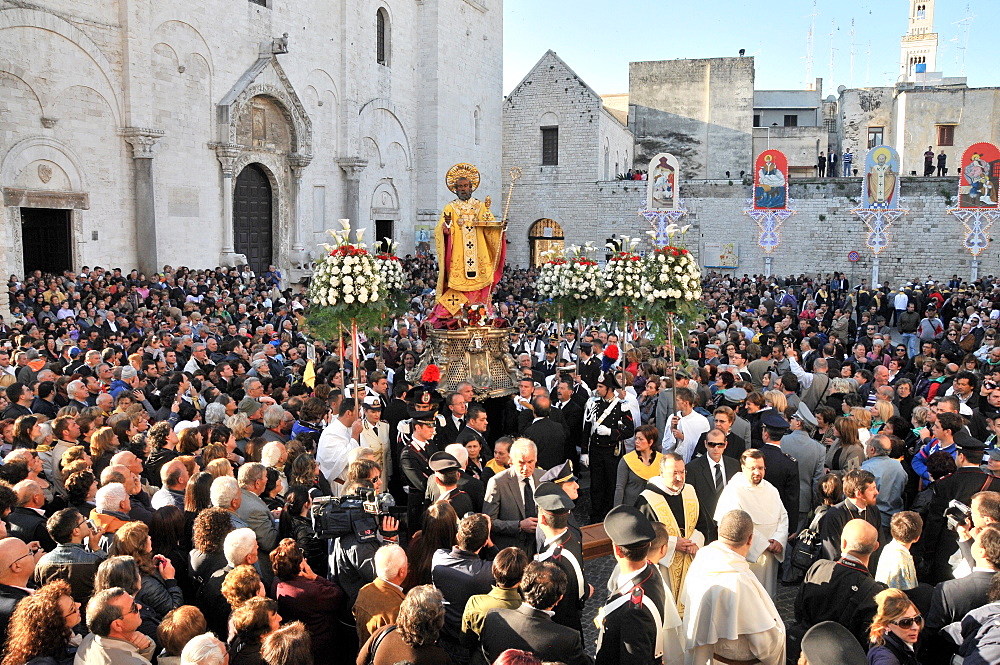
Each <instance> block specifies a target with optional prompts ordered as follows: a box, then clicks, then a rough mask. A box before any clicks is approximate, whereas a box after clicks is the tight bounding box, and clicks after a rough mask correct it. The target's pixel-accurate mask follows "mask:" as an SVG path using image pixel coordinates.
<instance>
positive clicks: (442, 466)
mask: <svg viewBox="0 0 1000 665" xmlns="http://www.w3.org/2000/svg"><path fill="white" fill-rule="evenodd" d="M428 466H430V467H431V471H451V470H452V469H461V468H462V465H461V464H459V463H458V460H457V459H455V456H454V455H452V454H450V453H434V454H433V455H431V459H430V461H429V462H428ZM536 503H537V501H536Z"/></svg>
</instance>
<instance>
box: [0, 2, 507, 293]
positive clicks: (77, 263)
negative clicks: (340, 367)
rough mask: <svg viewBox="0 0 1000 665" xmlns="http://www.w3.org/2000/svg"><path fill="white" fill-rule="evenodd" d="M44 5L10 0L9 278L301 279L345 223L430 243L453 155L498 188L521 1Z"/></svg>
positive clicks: (0, 104)
mask: <svg viewBox="0 0 1000 665" xmlns="http://www.w3.org/2000/svg"><path fill="white" fill-rule="evenodd" d="M26 4H27V3H23V2H17V1H15V0H0V188H2V193H3V207H2V208H0V234H2V238H3V242H0V263H3V264H5V265H6V272H7V273H17V274H22V272H23V270H24V269H33V268H39V269H43V270H49V271H60V270H62V269H66V268H75V269H79V268H80V267H81V266H83V265H91V266H93V265H95V264H99V265H104V266H108V265H114V266H122V267H129V266H133V265H139V266H140V267H141V268H142V269H143V270H145V271H147V272H149V271H154V270H157V269H159V268H160V267H162V265H163V264H165V263H170V264H174V265H178V264H186V265H191V266H215V265H225V264H233V263H234V262H235V261H238V260H240V256H239V255H245V256H246V258H247V259H248V260H249V262H250V264H251V266H252V267H253V268H254V269H255V270H260V269H263V268H266V266H267V264H268V263H275V264H278V265H279V266H281V267H283V268H285V269H293V270H292V272H293V275H294V276H300V275H301V274H302V272H301V268H302V267H303V266H304V265H305V263H306V261H307V258H308V255H309V253H310V252H311V251H313V249H314V248H315V246H316V244H317V243H318V242H322V241H323V235H324V234H323V232H324V230H325V229H327V228H331V227H335V226H336V225H337V224H336V220H337V219H339V218H350V219H351V220H352V224H353V225H355V226H356V227H360V228H364V229H366V230H367V236H366V237H367V239H368V240H371V239H372V238H373V236H379V237H391V238H393V239H394V240H396V241H399V242H400V244H401V251H404V252H405V251H411V250H412V247H413V245H414V235H415V231H416V230H418V229H420V228H422V227H427V226H429V225H431V224H433V223H434V222H435V221H436V219H437V215H438V214H439V211H440V208H441V206H442V205H443V204H444V203H445V202H447V201H448V200H449V199H450V198H452V194H451V193H450V192H448V191H447V189H446V188H445V185H444V174H445V172H446V171H447V169H448V168H449V167H450V166H451V165H452V164H454V163H457V162H471V163H473V164H476V165H477V166H478V167H479V169H480V171H481V173H482V185H481V189H480V194H481V195H485V194H493V196H494V198H497V197H498V195H499V186H500V179H499V173H500V153H501V141H500V134H499V127H500V115H501V108H500V107H501V102H502V89H501V71H502V38H503V17H502V12H503V7H502V0H421V1H419V2H413V1H411V0H347V1H345V2H337V3H330V2H325V1H323V0H298V1H294V2H293V1H292V0H200V1H198V2H195V1H194V0H176V1H175V2H166V3H163V2H152V1H151V0H37V1H36V2H33V3H31V4H30V7H31V8H28V7H26ZM4 254H6V256H4ZM296 269H298V270H296Z"/></svg>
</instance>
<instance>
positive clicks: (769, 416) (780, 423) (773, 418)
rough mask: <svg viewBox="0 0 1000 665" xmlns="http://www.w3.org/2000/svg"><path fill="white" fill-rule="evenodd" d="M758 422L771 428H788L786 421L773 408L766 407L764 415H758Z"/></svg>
mask: <svg viewBox="0 0 1000 665" xmlns="http://www.w3.org/2000/svg"><path fill="white" fill-rule="evenodd" d="M760 424H761V425H763V426H764V427H771V428H773V429H788V421H787V420H785V419H784V418H782V417H781V414H780V413H778V412H777V411H775V410H774V409H768V410H767V411H765V412H764V415H762V416H761V417H760Z"/></svg>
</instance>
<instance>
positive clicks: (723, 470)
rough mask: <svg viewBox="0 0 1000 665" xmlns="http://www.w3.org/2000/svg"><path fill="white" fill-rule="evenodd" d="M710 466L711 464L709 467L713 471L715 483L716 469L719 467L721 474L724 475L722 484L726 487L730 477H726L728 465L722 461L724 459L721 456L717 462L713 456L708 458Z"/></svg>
mask: <svg viewBox="0 0 1000 665" xmlns="http://www.w3.org/2000/svg"><path fill="white" fill-rule="evenodd" d="M706 457H708V456H707V455H706ZM708 466H709V469H710V470H711V472H712V482H713V483H714V482H715V470H716V469H717V468H718V469H719V475H720V476H721V477H722V486H723V487H725V486H726V485H727V484H728V482H729V479H728V478H726V465H725V464H723V463H722V459H721V458H720V459H719V461H718V462H716V461H713V460H712V458H711V457H709V458H708Z"/></svg>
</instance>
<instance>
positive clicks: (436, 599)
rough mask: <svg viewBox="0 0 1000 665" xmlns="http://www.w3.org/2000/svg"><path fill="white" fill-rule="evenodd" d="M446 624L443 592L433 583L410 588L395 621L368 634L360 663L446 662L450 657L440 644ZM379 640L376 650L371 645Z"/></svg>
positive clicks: (431, 664)
mask: <svg viewBox="0 0 1000 665" xmlns="http://www.w3.org/2000/svg"><path fill="white" fill-rule="evenodd" d="M443 627H444V596H442V595H441V592H440V591H438V590H437V589H435V588H434V587H433V586H432V585H430V584H422V585H420V586H417V587H414V588H412V589H410V592H409V593H407V594H406V598H404V599H403V603H402V605H400V606H399V616H397V617H396V623H395V625H392V626H388V627H386V628H384V629H382V630H380V631H378V632H377V633H374V634H373V635H372V636H371V637H369V638H368V641H367V642H365V644H364V646H362V647H361V652H360V653H359V654H358V660H357V663H358V665H365V664H366V663H372V664H373V665H393V664H394V663H398V662H399V661H410V662H411V663H422V664H425V665H446V664H447V663H450V662H451V658H449V657H448V654H447V653H446V652H445V650H444V649H442V648H441V647H439V646H437V641H438V636H439V635H440V634H441V628H443ZM376 642H379V644H378V646H377V648H376V649H375V653H370V652H371V650H372V646H373V645H374V644H375V643H376Z"/></svg>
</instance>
